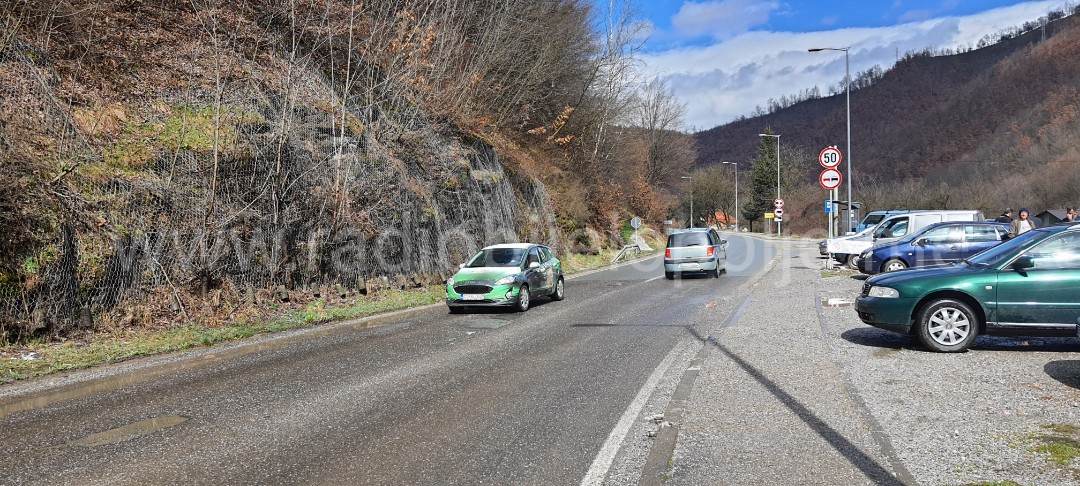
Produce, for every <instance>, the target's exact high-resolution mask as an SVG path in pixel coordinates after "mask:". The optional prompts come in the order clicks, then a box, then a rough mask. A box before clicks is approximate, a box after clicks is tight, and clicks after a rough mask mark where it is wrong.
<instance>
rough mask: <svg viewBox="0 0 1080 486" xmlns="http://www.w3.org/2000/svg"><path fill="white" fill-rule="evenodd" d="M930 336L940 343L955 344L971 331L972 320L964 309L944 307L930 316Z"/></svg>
mask: <svg viewBox="0 0 1080 486" xmlns="http://www.w3.org/2000/svg"><path fill="white" fill-rule="evenodd" d="M927 331H928V332H929V334H930V338H931V339H933V340H934V341H935V342H937V343H938V344H942V345H945V346H955V345H956V344H957V343H960V342H961V341H963V340H964V339H966V338H967V336H968V334H969V333H971V321H970V320H968V318H967V315H966V314H964V311H962V310H960V309H957V308H955V307H942V308H940V309H937V310H936V311H935V312H934V314H933V315H931V316H930V322H929V323H927Z"/></svg>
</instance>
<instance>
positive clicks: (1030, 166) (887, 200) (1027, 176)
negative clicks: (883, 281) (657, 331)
mask: <svg viewBox="0 0 1080 486" xmlns="http://www.w3.org/2000/svg"><path fill="white" fill-rule="evenodd" d="M851 108H852V113H851V118H852V140H853V146H852V151H853V152H854V153H853V159H852V160H853V161H854V164H855V165H854V169H855V171H856V173H855V186H856V192H857V194H856V198H857V199H859V200H864V201H866V202H867V203H868V204H869V205H870V206H872V207H885V206H899V207H927V208H945V207H948V208H958V207H974V208H981V209H985V210H986V211H988V212H990V211H997V210H1000V208H1002V207H1005V206H1012V207H1014V208H1015V207H1021V206H1030V207H1032V208H1040V210H1041V209H1043V208H1048V207H1055V208H1057V207H1063V206H1066V205H1076V204H1080V171H1078V170H1077V167H1080V149H1078V147H1080V16H1078V15H1073V16H1070V17H1064V18H1060V19H1057V20H1054V21H1050V22H1049V23H1047V24H1046V27H1045V29H1042V28H1036V29H1033V30H1030V31H1027V32H1026V33H1021V34H1018V35H1014V36H1010V37H1008V38H1005V39H1002V40H1001V41H999V42H997V43H994V44H992V45H989V46H986V47H983V48H980V49H975V50H971V51H967V52H962V53H959V54H953V55H932V54H929V53H923V54H918V55H910V56H908V57H907V58H905V59H904V60H902V61H901V62H900V63H899V64H897V65H896V67H895V68H893V69H891V70H889V71H887V72H886V73H884V76H883V77H882V78H880V79H879V80H877V81H876V82H874V83H873V84H872V85H870V86H868V87H865V88H862V89H859V90H857V91H855V92H853V93H852V95H851ZM764 127H771V128H772V129H773V130H774V131H776V132H777V133H780V134H782V135H783V140H784V143H785V145H787V146H788V147H790V148H792V149H793V151H796V152H801V154H803V158H804V159H805V160H799V161H796V163H794V164H792V165H793V167H797V168H799V169H796V170H799V171H801V172H802V173H801V174H800V176H799V181H798V182H797V183H796V186H797V187H795V188H793V190H796V191H798V189H799V188H802V191H801V192H800V196H801V198H802V200H801V201H798V204H796V205H794V206H789V210H788V214H789V215H790V216H791V217H789V218H787V219H789V220H792V223H793V224H796V225H799V227H800V228H811V227H817V226H823V223H822V222H821V221H822V217H823V216H821V212H820V204H821V203H820V199H821V195H822V191H820V190H818V189H817V188H816V183H815V182H814V180H815V179H814V175H815V174H816V167H817V164H816V162H814V161H813V159H812V157H813V155H814V154H816V153H817V150H819V149H820V148H821V147H824V146H826V145H833V144H837V145H840V146H843V145H844V141H845V115H844V96H843V95H842V94H841V95H838V96H831V97H826V98H820V99H812V100H809V101H804V102H801V103H798V104H795V105H794V106H791V107H788V108H786V109H782V110H779V111H776V112H774V113H771V114H768V115H764V116H760V117H755V118H749V119H745V120H740V121H737V122H735V123H731V124H727V125H723V126H719V127H716V128H713V129H711V130H707V131H704V132H701V133H699V134H697V136H696V139H697V142H698V146H699V160H700V161H702V162H701V163H708V162H712V161H717V160H746V159H748V158H749V157H750V156H751V155H752V154H753V153H754V152H753V151H754V148H755V147H756V145H757V142H758V140H757V136H756V135H757V133H760V131H761V130H762V129H763V128H764ZM789 193H790V192H789ZM795 216H801V217H802V221H797V220H795V219H794V217H795Z"/></svg>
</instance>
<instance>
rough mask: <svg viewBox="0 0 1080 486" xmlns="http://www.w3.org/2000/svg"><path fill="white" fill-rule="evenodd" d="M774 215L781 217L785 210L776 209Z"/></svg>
mask: <svg viewBox="0 0 1080 486" xmlns="http://www.w3.org/2000/svg"><path fill="white" fill-rule="evenodd" d="M773 214H775V215H777V216H780V215H782V214H784V208H776V209H774V210H773Z"/></svg>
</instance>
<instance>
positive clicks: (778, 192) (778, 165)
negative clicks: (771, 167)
mask: <svg viewBox="0 0 1080 486" xmlns="http://www.w3.org/2000/svg"><path fill="white" fill-rule="evenodd" d="M758 136H759V137H771V138H775V139H776V198H777V199H780V135H770V134H768V133H759V134H758ZM776 236H780V221H777V222H776Z"/></svg>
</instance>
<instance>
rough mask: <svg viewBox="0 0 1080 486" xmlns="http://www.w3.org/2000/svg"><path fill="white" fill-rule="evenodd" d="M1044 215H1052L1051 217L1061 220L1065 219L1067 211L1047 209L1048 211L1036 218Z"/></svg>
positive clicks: (1037, 215) (1037, 216)
mask: <svg viewBox="0 0 1080 486" xmlns="http://www.w3.org/2000/svg"><path fill="white" fill-rule="evenodd" d="M1044 214H1050V215H1051V216H1053V217H1055V218H1057V219H1059V220H1062V219H1065V210H1064V209H1047V210H1046V211H1043V212H1041V213H1039V214H1036V215H1035V217H1036V218H1041V217H1042V215H1044Z"/></svg>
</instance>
